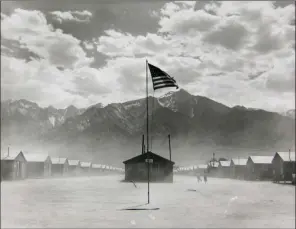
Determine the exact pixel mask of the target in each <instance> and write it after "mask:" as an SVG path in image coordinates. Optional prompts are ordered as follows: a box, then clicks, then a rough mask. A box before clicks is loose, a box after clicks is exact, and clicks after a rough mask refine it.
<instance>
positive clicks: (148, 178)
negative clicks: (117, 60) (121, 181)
mask: <svg viewBox="0 0 296 229" xmlns="http://www.w3.org/2000/svg"><path fill="white" fill-rule="evenodd" d="M147 67H148V61H147V60H146V106H147V121H146V131H147V136H146V137H147V166H148V168H147V170H148V172H147V176H148V177H147V183H148V204H149V203H150V164H149V109H148V102H149V99H148V69H147Z"/></svg>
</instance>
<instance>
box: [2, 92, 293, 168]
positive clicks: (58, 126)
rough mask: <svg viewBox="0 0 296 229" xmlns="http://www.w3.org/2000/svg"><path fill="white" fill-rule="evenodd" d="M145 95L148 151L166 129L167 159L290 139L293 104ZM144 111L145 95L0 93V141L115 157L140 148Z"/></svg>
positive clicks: (281, 145) (162, 140)
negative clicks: (95, 97) (98, 99)
mask: <svg viewBox="0 0 296 229" xmlns="http://www.w3.org/2000/svg"><path fill="white" fill-rule="evenodd" d="M148 101H149V102H148V104H149V109H150V112H149V120H150V124H151V125H150V126H149V127H150V132H151V138H150V140H151V146H152V151H153V150H154V151H157V153H159V154H161V155H163V156H167V155H166V154H168V153H167V151H168V146H167V144H168V143H167V135H168V134H170V135H171V136H172V148H173V151H175V153H174V155H175V160H179V161H184V160H185V159H186V160H189V161H191V160H197V158H205V157H209V153H211V154H212V152H217V151H219V152H220V154H221V156H225V155H226V156H227V155H240V154H243V153H242V151H243V152H244V153H248V154H250V152H252V151H254V150H255V151H256V153H257V152H259V151H260V152H261V151H262V152H263V151H264V152H268V151H272V152H275V151H277V150H288V148H291V147H293V146H294V145H295V143H294V142H295V140H294V139H295V110H290V111H287V112H285V113H281V114H279V113H275V112H268V111H265V110H260V109H251V108H246V107H243V106H235V107H228V106H226V105H223V104H221V103H218V102H216V101H213V100H211V99H209V98H206V97H203V96H195V95H191V94H189V93H188V92H187V91H185V90H183V89H180V90H179V91H176V92H169V93H167V94H166V95H164V96H162V97H159V98H154V97H149V98H148ZM146 115H147V114H146V98H143V99H138V100H133V101H128V102H124V103H113V104H109V105H107V106H102V104H100V103H98V104H96V105H93V106H90V107H88V108H85V109H78V108H76V107H74V106H69V107H67V108H65V109H56V108H54V107H52V106H49V107H46V108H42V107H40V106H38V104H36V103H33V102H30V101H27V100H24V99H21V100H14V101H12V100H8V101H3V102H1V145H2V146H1V149H2V148H4V147H6V145H15V146H17V147H18V148H19V147H20V148H25V150H28V151H47V152H48V153H50V154H53V155H65V156H72V157H78V158H81V159H83V158H85V159H86V158H90V157H91V158H92V159H93V160H98V161H102V160H104V161H106V163H110V164H112V162H114V161H116V164H118V163H121V161H123V160H124V159H127V158H129V157H131V156H136V155H137V154H139V153H140V151H141V136H142V135H143V134H145V131H146V117H147V116H146ZM255 151H254V152H255ZM222 154H223V155H222ZM113 164H114V163H113Z"/></svg>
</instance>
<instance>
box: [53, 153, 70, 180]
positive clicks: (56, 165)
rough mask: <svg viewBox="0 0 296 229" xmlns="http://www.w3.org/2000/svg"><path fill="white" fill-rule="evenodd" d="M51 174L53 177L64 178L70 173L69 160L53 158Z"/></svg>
mask: <svg viewBox="0 0 296 229" xmlns="http://www.w3.org/2000/svg"><path fill="white" fill-rule="evenodd" d="M51 162H52V166H51V174H52V175H53V176H64V175H67V173H68V167H69V162H68V159H67V158H62V157H57V158H55V157H53V158H51Z"/></svg>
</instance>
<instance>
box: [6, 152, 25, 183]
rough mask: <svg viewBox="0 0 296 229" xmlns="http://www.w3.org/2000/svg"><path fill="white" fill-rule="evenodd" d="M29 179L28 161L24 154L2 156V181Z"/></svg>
mask: <svg viewBox="0 0 296 229" xmlns="http://www.w3.org/2000/svg"><path fill="white" fill-rule="evenodd" d="M26 177H27V160H26V158H25V156H24V154H23V153H22V152H20V153H11V154H9V155H3V156H2V155H1V180H20V179H25V178H26Z"/></svg>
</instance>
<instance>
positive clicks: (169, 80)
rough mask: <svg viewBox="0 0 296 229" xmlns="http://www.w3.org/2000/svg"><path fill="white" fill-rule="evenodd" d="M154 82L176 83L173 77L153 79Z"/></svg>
mask: <svg viewBox="0 0 296 229" xmlns="http://www.w3.org/2000/svg"><path fill="white" fill-rule="evenodd" d="M153 83H154V84H155V83H175V82H174V81H172V80H171V79H159V80H153Z"/></svg>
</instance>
